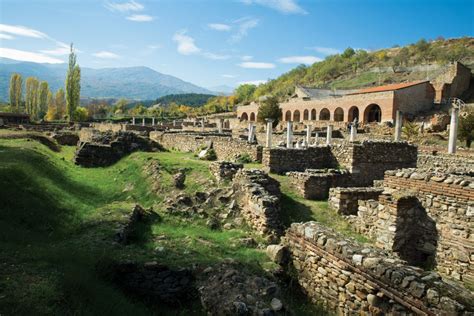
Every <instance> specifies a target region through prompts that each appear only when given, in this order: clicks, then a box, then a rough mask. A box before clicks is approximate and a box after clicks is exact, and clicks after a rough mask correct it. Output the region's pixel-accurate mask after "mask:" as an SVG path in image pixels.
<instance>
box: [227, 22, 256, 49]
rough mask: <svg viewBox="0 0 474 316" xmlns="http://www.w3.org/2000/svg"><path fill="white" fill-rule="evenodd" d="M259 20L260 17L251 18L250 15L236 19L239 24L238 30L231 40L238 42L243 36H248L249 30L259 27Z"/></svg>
mask: <svg viewBox="0 0 474 316" xmlns="http://www.w3.org/2000/svg"><path fill="white" fill-rule="evenodd" d="M258 22H259V21H258V19H255V18H249V17H245V18H241V19H238V20H236V21H234V23H235V24H237V25H238V30H237V33H235V34H234V35H232V37H231V38H230V41H231V42H232V43H236V42H238V41H240V40H241V39H242V38H244V37H245V36H247V34H248V32H249V30H251V29H253V28H255V27H257V25H258Z"/></svg>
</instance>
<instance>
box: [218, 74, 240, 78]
mask: <svg viewBox="0 0 474 316" xmlns="http://www.w3.org/2000/svg"><path fill="white" fill-rule="evenodd" d="M221 77H223V78H236V77H237V76H236V75H228V74H223V75H221Z"/></svg>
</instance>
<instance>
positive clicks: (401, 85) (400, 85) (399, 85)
mask: <svg viewBox="0 0 474 316" xmlns="http://www.w3.org/2000/svg"><path fill="white" fill-rule="evenodd" d="M425 82H428V81H416V82H405V83H394V84H388V85H385V86H378V87H370V88H365V89H361V90H358V91H356V92H353V93H350V94H361V93H372V92H384V91H394V90H400V89H404V88H408V87H411V86H416V85H418V84H420V83H425Z"/></svg>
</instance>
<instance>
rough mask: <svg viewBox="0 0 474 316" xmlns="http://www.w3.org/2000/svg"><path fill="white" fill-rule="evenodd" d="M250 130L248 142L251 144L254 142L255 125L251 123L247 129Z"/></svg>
mask: <svg viewBox="0 0 474 316" xmlns="http://www.w3.org/2000/svg"><path fill="white" fill-rule="evenodd" d="M247 129H248V133H247V141H248V142H249V143H251V142H252V132H253V124H252V123H249V126H248V127H247Z"/></svg>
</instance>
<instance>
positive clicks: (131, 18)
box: [127, 14, 153, 22]
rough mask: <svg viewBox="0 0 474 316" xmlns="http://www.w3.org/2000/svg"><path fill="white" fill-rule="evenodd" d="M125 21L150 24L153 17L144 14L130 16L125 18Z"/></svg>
mask: <svg viewBox="0 0 474 316" xmlns="http://www.w3.org/2000/svg"><path fill="white" fill-rule="evenodd" d="M127 20H129V21H134V22H150V21H153V17H152V16H150V15H146V14H132V15H130V16H127Z"/></svg>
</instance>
